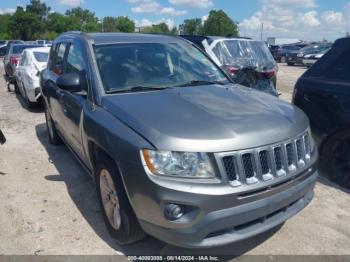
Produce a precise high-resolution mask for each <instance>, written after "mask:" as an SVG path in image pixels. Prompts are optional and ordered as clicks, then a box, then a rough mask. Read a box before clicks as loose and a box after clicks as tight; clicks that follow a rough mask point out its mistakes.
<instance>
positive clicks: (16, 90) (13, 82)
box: [12, 79, 19, 94]
mask: <svg viewBox="0 0 350 262" xmlns="http://www.w3.org/2000/svg"><path fill="white" fill-rule="evenodd" d="M12 84H13V86H14V87H15V93H16V94H19V88H18V85H17V80H16V79H13V80H12Z"/></svg>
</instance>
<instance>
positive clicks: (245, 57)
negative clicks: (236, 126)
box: [182, 35, 278, 96]
mask: <svg viewBox="0 0 350 262" xmlns="http://www.w3.org/2000/svg"><path fill="white" fill-rule="evenodd" d="M182 37H183V38H185V39H187V40H189V41H191V42H193V43H195V44H196V45H197V46H199V47H200V48H201V49H203V50H204V51H205V52H206V53H207V54H208V55H209V56H210V57H211V58H212V59H213V60H214V61H215V62H216V64H217V65H219V66H220V67H221V68H223V69H224V70H225V71H226V72H227V73H228V74H229V75H230V76H231V78H232V80H233V81H234V82H235V83H237V84H241V85H244V86H247V87H250V88H254V89H257V90H259V91H263V92H266V93H269V94H272V95H274V96H278V92H277V90H276V81H277V71H278V66H277V64H276V62H275V60H274V59H273V57H272V55H271V53H270V51H269V49H268V47H267V45H266V43H265V42H263V41H255V40H251V39H244V38H224V37H212V36H210V37H207V36H186V35H183V36H182Z"/></svg>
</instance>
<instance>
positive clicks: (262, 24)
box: [260, 22, 264, 41]
mask: <svg viewBox="0 0 350 262" xmlns="http://www.w3.org/2000/svg"><path fill="white" fill-rule="evenodd" d="M263 32H264V23H263V22H262V23H261V34H260V40H261V41H262V40H263Z"/></svg>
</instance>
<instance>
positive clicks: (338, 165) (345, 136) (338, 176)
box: [321, 130, 350, 188]
mask: <svg viewBox="0 0 350 262" xmlns="http://www.w3.org/2000/svg"><path fill="white" fill-rule="evenodd" d="M321 157H322V161H321V163H322V166H321V167H322V169H323V170H324V172H325V174H326V175H327V176H328V177H329V178H330V179H331V180H332V181H334V182H335V183H337V184H338V185H340V186H342V187H345V188H350V131H349V130H341V131H339V132H337V133H335V134H334V135H332V136H331V137H329V138H328V139H327V140H326V141H325V142H324V144H323V146H322V151H321Z"/></svg>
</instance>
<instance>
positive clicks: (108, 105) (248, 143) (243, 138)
mask: <svg viewBox="0 0 350 262" xmlns="http://www.w3.org/2000/svg"><path fill="white" fill-rule="evenodd" d="M102 106H103V107H104V108H105V109H106V110H107V111H108V112H109V113H110V114H112V115H113V116H115V117H116V118H118V119H119V120H120V121H122V122H123V123H125V124H126V125H128V126H129V127H130V128H132V129H133V130H135V131H136V132H137V133H139V134H140V135H142V136H143V137H145V138H146V139H147V140H148V141H149V142H150V143H152V144H153V145H154V146H155V147H156V148H158V149H162V150H173V151H190V152H223V151H231V150H238V149H245V148H253V147H256V146H262V145H267V144H272V143H275V142H279V141H283V140H286V139H288V138H291V137H294V136H296V135H298V134H300V133H301V132H303V131H305V130H306V129H307V127H308V119H307V117H306V116H305V114H304V113H302V112H301V110H299V109H297V108H296V107H294V106H292V105H290V104H288V103H286V102H283V101H281V100H279V99H277V98H275V97H273V96H271V95H268V94H264V93H262V92H259V91H254V90H252V89H248V88H246V87H242V86H239V85H228V86H220V85H208V86H196V87H181V88H173V89H165V90H160V91H150V92H138V93H123V94H114V95H108V96H105V97H103V99H102Z"/></svg>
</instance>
